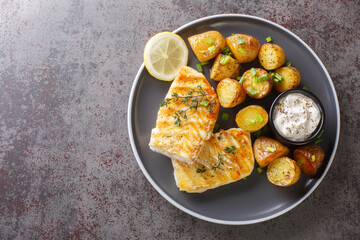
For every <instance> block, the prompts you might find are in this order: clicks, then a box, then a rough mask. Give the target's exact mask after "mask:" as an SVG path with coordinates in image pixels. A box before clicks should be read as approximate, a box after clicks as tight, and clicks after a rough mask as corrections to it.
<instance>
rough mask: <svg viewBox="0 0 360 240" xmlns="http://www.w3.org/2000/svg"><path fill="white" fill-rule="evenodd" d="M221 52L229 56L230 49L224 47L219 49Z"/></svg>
mask: <svg viewBox="0 0 360 240" xmlns="http://www.w3.org/2000/svg"><path fill="white" fill-rule="evenodd" d="M221 53H222V54H225V55H229V56H230V55H231V51H230V49H229V48H228V47H224V48H223V50H221Z"/></svg>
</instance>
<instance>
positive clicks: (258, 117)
mask: <svg viewBox="0 0 360 240" xmlns="http://www.w3.org/2000/svg"><path fill="white" fill-rule="evenodd" d="M255 118H256V121H258V123H262V122H263V121H264V119H263V117H262V116H261V115H260V114H258V115H256V117H255Z"/></svg>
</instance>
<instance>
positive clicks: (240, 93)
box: [216, 78, 246, 108]
mask: <svg viewBox="0 0 360 240" xmlns="http://www.w3.org/2000/svg"><path fill="white" fill-rule="evenodd" d="M216 92H217V95H218V97H219V102H220V105H221V106H223V107H224V108H232V107H235V106H237V105H239V104H240V103H242V102H244V101H245V98H246V93H245V92H244V90H243V88H242V87H241V85H240V83H239V82H238V81H236V80H234V79H230V78H226V79H224V80H222V81H220V83H219V84H218V86H217V89H216Z"/></svg>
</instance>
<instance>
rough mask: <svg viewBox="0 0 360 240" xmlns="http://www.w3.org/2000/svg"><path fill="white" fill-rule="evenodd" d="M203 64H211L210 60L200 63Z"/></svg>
mask: <svg viewBox="0 0 360 240" xmlns="http://www.w3.org/2000/svg"><path fill="white" fill-rule="evenodd" d="M200 64H201V66H204V65H207V64H209V61H206V62H202V63H200Z"/></svg>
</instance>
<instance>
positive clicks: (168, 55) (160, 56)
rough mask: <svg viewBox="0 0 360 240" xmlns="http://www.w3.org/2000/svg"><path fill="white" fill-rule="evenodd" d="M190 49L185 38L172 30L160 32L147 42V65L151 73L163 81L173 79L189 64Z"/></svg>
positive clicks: (145, 59)
mask: <svg viewBox="0 0 360 240" xmlns="http://www.w3.org/2000/svg"><path fill="white" fill-rule="evenodd" d="M188 55H189V51H188V49H187V47H186V44H185V42H184V40H183V39H182V38H181V37H180V36H179V35H177V34H175V33H171V32H162V33H158V34H156V35H155V36H153V37H152V38H150V40H149V41H148V42H147V43H146V46H145V50H144V62H145V67H146V69H147V70H148V71H149V73H150V74H151V75H152V76H153V77H155V78H157V79H159V80H163V81H171V80H173V79H174V78H175V76H176V75H177V73H178V71H179V69H180V68H181V67H183V66H185V65H186V64H187V61H188Z"/></svg>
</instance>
